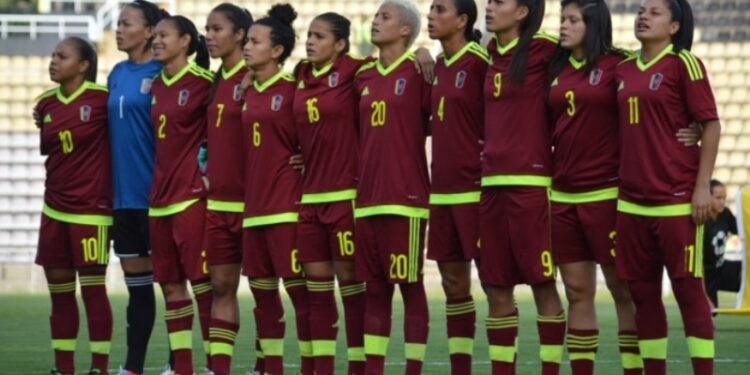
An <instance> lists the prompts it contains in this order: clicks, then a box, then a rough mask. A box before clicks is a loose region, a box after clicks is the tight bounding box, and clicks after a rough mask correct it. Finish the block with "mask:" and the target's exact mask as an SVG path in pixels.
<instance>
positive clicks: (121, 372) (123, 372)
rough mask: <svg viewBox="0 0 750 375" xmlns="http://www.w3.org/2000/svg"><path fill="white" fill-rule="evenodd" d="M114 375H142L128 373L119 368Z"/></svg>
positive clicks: (128, 371)
mask: <svg viewBox="0 0 750 375" xmlns="http://www.w3.org/2000/svg"><path fill="white" fill-rule="evenodd" d="M115 375H142V374H139V373H137V372H133V371H130V370H126V369H124V368H122V367H120V370H118V371H117V374H115Z"/></svg>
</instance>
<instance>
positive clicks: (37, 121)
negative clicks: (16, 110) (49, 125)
mask: <svg viewBox="0 0 750 375" xmlns="http://www.w3.org/2000/svg"><path fill="white" fill-rule="evenodd" d="M32 117H34V125H36V128H37V129H41V128H42V115H40V114H39V111H38V110H37V109H36V107H34V113H33V114H32Z"/></svg>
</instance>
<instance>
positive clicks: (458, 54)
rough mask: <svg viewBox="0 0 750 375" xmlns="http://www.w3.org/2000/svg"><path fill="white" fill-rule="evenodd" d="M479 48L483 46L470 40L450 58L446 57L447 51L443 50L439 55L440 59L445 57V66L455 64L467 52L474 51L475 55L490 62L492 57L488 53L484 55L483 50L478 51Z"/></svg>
mask: <svg viewBox="0 0 750 375" xmlns="http://www.w3.org/2000/svg"><path fill="white" fill-rule="evenodd" d="M477 48H481V47H479V45H478V44H477V43H476V42H469V43H467V44H466V45H465V46H464V47H463V48H461V50H460V51H458V52H456V54H455V55H453V56H451V57H450V58H446V56H445V52H443V53H441V54H440V56H438V59H441V58H442V59H444V61H445V66H447V67H448V66H451V65H453V64H454V63H455V62H456V61H458V60H460V59H461V58H462V57H463V56H464V55H465V54H467V53H472V54H474V55H477V56H479V58H481V59H483V60H485V61H487V63H488V64H489V59H490V57H489V56H488V55H487V54H484V55H482V53H481V52H478V51H476V49H477Z"/></svg>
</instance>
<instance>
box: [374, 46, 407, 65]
mask: <svg viewBox="0 0 750 375" xmlns="http://www.w3.org/2000/svg"><path fill="white" fill-rule="evenodd" d="M378 48H379V49H380V52H379V53H378V61H380V65H382V66H391V64H393V63H394V62H396V60H398V58H399V57H401V56H403V55H404V53H405V52H406V46H404V45H402V44H401V43H400V42H397V43H393V44H388V45H383V46H379V47H378Z"/></svg>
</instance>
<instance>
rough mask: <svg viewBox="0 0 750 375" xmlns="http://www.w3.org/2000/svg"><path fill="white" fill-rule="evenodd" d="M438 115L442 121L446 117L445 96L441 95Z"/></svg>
mask: <svg viewBox="0 0 750 375" xmlns="http://www.w3.org/2000/svg"><path fill="white" fill-rule="evenodd" d="M437 116H438V119H439V120H440V121H443V119H444V118H445V97H444V96H441V97H440V101H439V102H438V107H437Z"/></svg>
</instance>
